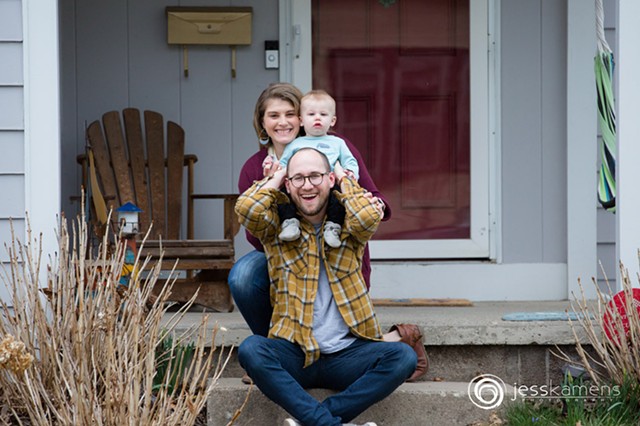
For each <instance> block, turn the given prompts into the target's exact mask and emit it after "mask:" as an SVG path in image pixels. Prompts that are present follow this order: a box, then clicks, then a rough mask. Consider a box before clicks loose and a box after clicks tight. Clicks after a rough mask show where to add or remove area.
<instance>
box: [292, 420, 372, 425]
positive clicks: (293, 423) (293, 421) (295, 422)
mask: <svg viewBox="0 0 640 426" xmlns="http://www.w3.org/2000/svg"><path fill="white" fill-rule="evenodd" d="M284 426H302V423H298V421H297V420H294V419H285V420H284ZM373 426H375V425H373Z"/></svg>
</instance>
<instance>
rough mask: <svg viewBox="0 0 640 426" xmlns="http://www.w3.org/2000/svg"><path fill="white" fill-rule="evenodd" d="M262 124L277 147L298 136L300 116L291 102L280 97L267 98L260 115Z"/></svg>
mask: <svg viewBox="0 0 640 426" xmlns="http://www.w3.org/2000/svg"><path fill="white" fill-rule="evenodd" d="M262 126H263V127H264V129H265V130H266V132H267V134H268V135H269V138H271V142H273V144H274V146H275V148H276V149H277V148H278V147H283V146H285V145H286V144H288V143H289V142H291V141H292V140H294V139H295V138H296V137H297V136H298V133H299V132H300V117H299V114H298V112H297V111H296V110H295V108H294V106H293V105H292V104H291V103H289V102H287V101H284V100H282V99H269V100H268V101H267V103H266V108H265V111H264V116H263V117H262Z"/></svg>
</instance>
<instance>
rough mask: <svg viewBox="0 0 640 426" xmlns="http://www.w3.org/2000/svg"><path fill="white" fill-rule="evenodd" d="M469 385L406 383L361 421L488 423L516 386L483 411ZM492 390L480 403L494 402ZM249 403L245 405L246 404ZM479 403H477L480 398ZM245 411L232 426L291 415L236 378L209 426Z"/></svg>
mask: <svg viewBox="0 0 640 426" xmlns="http://www.w3.org/2000/svg"><path fill="white" fill-rule="evenodd" d="M468 386H469V383H462V382H420V383H405V384H403V385H402V386H400V387H399V388H398V389H397V390H396V391H395V392H394V393H393V394H391V395H390V396H389V397H387V398H386V399H384V400H383V401H380V402H379V403H377V404H375V405H373V406H372V407H370V408H369V409H368V410H366V411H365V412H364V413H362V414H361V415H360V416H358V418H356V419H355V420H353V422H355V423H356V424H357V423H366V422H367V421H373V422H376V423H377V424H378V425H379V426H381V425H384V426H425V425H470V424H474V423H476V424H477V423H479V422H484V423H488V420H489V418H490V416H491V415H492V413H497V415H498V416H500V415H501V413H502V410H503V409H504V407H505V406H506V405H507V404H508V403H509V401H510V400H511V398H513V388H511V387H507V389H506V391H505V392H504V393H503V394H502V395H503V398H504V401H503V404H500V406H499V407H497V408H496V409H492V410H485V409H483V408H479V407H477V406H476V405H475V404H474V403H473V402H472V401H471V399H470V398H469V396H468ZM309 393H310V394H311V395H313V396H314V397H315V398H317V399H318V400H322V399H324V398H326V397H327V396H329V395H330V394H331V393H332V392H331V391H328V390H326V389H311V390H310V391H309ZM491 397H492V394H491V393H490V391H485V392H484V393H482V399H483V400H485V401H489V400H491ZM245 400H246V404H245V405H244V407H242V405H243V403H245ZM476 401H477V400H476ZM240 407H242V409H241V412H240V414H239V415H238V417H237V418H236V420H235V421H234V423H233V425H234V426H245V425H251V426H275V425H277V426H280V425H282V424H283V422H284V419H286V418H287V417H290V416H289V415H288V414H287V413H286V411H284V410H283V409H282V408H280V407H279V406H277V405H276V404H274V403H273V402H271V401H270V400H269V399H267V398H266V397H265V396H264V395H263V394H262V393H261V392H260V391H259V390H258V389H257V388H256V387H255V386H248V385H245V384H243V383H242V382H241V381H240V380H239V379H236V378H223V379H220V380H219V381H218V384H217V386H216V388H215V390H214V392H213V393H212V395H211V396H210V398H209V401H208V404H207V421H208V425H209V426H224V425H227V424H228V423H229V421H230V420H231V419H232V418H233V416H234V415H235V414H236V410H238V409H240Z"/></svg>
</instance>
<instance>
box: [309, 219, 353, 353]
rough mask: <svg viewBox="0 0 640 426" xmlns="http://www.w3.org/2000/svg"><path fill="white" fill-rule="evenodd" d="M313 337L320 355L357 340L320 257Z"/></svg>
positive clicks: (335, 350) (318, 226)
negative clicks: (345, 317) (350, 329)
mask: <svg viewBox="0 0 640 426" xmlns="http://www.w3.org/2000/svg"><path fill="white" fill-rule="evenodd" d="M321 230H322V225H317V226H316V235H317V236H318V238H320V235H319V234H320V232H321ZM318 247H320V246H318ZM319 254H320V253H319ZM313 337H315V338H316V341H317V342H318V346H319V347H320V353H323V354H331V353H334V352H338V351H339V350H342V349H344V348H346V347H347V346H349V345H350V344H351V343H353V342H354V341H355V340H356V338H355V337H354V336H353V335H351V333H350V332H349V327H348V326H347V324H346V323H345V322H344V319H342V315H340V311H339V310H338V305H336V301H335V299H334V298H333V293H332V292H331V287H330V285H329V278H328V277H327V271H326V269H325V265H324V261H323V260H322V257H320V276H319V277H318V292H317V293H316V299H315V300H314V301H313Z"/></svg>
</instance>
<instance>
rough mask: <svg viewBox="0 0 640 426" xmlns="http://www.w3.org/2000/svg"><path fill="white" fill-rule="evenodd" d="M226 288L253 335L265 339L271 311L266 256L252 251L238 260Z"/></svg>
mask: <svg viewBox="0 0 640 426" xmlns="http://www.w3.org/2000/svg"><path fill="white" fill-rule="evenodd" d="M229 288H230V289H231V295H232V296H233V300H234V301H235V302H236V306H237V307H238V309H239V310H240V313H241V314H242V316H243V317H244V320H245V321H246V322H247V324H248V325H249V328H250V329H251V331H252V332H253V334H257V335H259V336H264V337H267V336H268V335H269V324H270V323H271V314H272V313H273V308H272V307H271V299H270V297H269V270H268V269H267V257H266V256H265V254H264V253H263V252H261V251H257V250H254V251H251V252H249V253H247V254H245V255H244V256H242V257H241V258H240V259H238V260H237V261H236V263H235V264H234V265H233V268H231V272H229Z"/></svg>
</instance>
